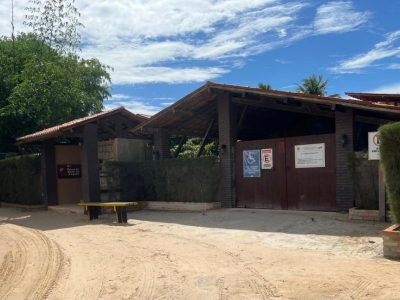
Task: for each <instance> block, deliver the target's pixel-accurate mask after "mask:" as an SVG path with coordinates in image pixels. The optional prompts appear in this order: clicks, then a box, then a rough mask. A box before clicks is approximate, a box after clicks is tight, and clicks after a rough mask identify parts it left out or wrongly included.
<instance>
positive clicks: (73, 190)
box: [55, 145, 83, 205]
mask: <svg viewBox="0 0 400 300" xmlns="http://www.w3.org/2000/svg"><path fill="white" fill-rule="evenodd" d="M55 150H56V166H57V165H63V164H76V165H80V164H81V154H80V150H81V149H80V148H79V146H77V145H56V146H55ZM56 176H57V173H56ZM57 198H58V204H59V205H62V204H75V203H78V202H80V200H82V199H83V194H82V178H63V179H58V178H57Z"/></svg>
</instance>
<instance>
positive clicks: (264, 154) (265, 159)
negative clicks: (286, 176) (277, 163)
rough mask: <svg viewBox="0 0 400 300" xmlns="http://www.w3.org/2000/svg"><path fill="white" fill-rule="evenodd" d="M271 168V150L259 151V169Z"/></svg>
mask: <svg viewBox="0 0 400 300" xmlns="http://www.w3.org/2000/svg"><path fill="white" fill-rule="evenodd" d="M273 166H274V160H273V156H272V149H261V168H262V169H267V170H270V169H272V168H273Z"/></svg>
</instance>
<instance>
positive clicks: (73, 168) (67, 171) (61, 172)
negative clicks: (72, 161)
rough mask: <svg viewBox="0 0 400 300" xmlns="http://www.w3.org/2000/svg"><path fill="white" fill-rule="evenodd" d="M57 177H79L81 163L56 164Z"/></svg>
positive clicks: (80, 174) (80, 175)
mask: <svg viewBox="0 0 400 300" xmlns="http://www.w3.org/2000/svg"><path fill="white" fill-rule="evenodd" d="M57 175H58V178H81V177H82V171H81V165H57Z"/></svg>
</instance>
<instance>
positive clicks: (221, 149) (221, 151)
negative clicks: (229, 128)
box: [219, 144, 226, 154]
mask: <svg viewBox="0 0 400 300" xmlns="http://www.w3.org/2000/svg"><path fill="white" fill-rule="evenodd" d="M225 149H226V145H225V144H222V145H221V148H220V151H219V153H221V154H224V153H225Z"/></svg>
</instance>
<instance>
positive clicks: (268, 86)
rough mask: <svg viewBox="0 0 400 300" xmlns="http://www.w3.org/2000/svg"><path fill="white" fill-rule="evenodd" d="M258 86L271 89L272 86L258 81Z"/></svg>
mask: <svg viewBox="0 0 400 300" xmlns="http://www.w3.org/2000/svg"><path fill="white" fill-rule="evenodd" d="M258 87H259V88H260V89H263V90H272V86H271V85H270V84H269V83H262V82H259V83H258Z"/></svg>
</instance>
